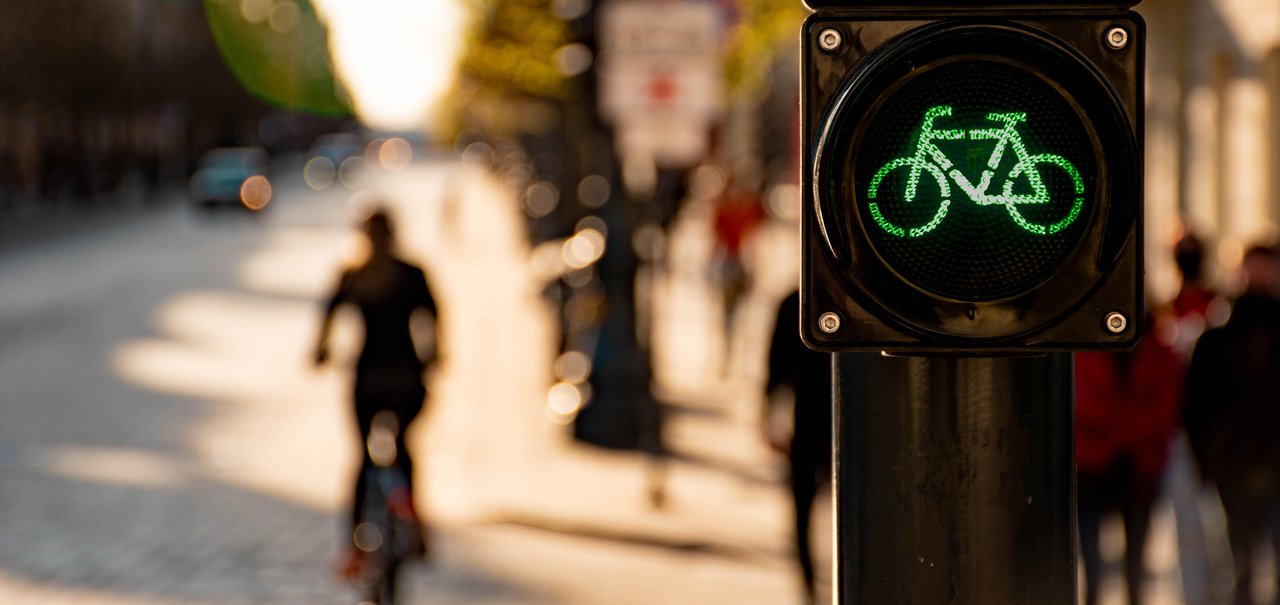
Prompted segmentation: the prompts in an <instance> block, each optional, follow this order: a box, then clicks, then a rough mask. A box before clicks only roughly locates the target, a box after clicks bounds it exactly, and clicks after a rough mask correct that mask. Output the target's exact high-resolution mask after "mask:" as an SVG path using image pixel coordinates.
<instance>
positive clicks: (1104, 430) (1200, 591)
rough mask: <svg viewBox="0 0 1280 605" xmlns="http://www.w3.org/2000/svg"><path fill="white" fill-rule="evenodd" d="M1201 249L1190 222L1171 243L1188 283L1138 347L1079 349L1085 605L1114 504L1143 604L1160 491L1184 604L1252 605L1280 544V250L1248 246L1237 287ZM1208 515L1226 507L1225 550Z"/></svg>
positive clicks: (1092, 598) (1156, 308)
mask: <svg viewBox="0 0 1280 605" xmlns="http://www.w3.org/2000/svg"><path fill="white" fill-rule="evenodd" d="M1205 248H1206V247H1205V245H1204V243H1203V242H1202V241H1201V240H1200V239H1199V238H1197V237H1196V236H1195V235H1194V234H1191V233H1186V234H1184V235H1183V236H1182V237H1181V238H1179V239H1178V240H1177V243H1176V244H1175V246H1174V250H1173V251H1172V252H1173V255H1174V259H1175V261H1176V265H1177V267H1178V270H1179V274H1180V277H1181V285H1180V287H1179V289H1178V291H1177V294H1176V296H1175V297H1174V298H1173V299H1172V300H1171V301H1169V302H1168V303H1166V304H1159V305H1149V308H1148V311H1147V314H1146V317H1145V319H1144V322H1145V326H1144V331H1145V336H1144V338H1143V340H1142V342H1141V343H1140V344H1139V345H1138V347H1137V348H1136V349H1135V350H1133V351H1131V352H1125V353H1102V352H1086V353H1079V354H1077V355H1076V465H1077V476H1078V503H1079V508H1078V514H1079V529H1080V552H1081V556H1082V558H1083V561H1084V569H1085V571H1084V576H1085V594H1084V603H1085V604H1086V605H1096V604H1097V603H1098V602H1099V601H1098V599H1099V593H1100V590H1099V588H1100V586H1101V583H1102V576H1103V574H1104V573H1105V569H1106V568H1105V565H1104V563H1103V556H1102V552H1101V550H1102V549H1101V547H1100V539H1099V535H1100V531H1101V528H1102V526H1103V522H1104V518H1105V517H1106V516H1107V515H1111V514H1118V515H1119V516H1120V517H1121V518H1122V520H1123V527H1124V537H1125V540H1124V542H1125V552H1124V557H1123V566H1122V567H1123V571H1124V576H1125V580H1126V586H1127V597H1128V602H1129V603H1130V605H1140V604H1141V603H1143V602H1144V600H1143V582H1144V573H1145V568H1144V552H1145V550H1144V549H1145V546H1146V543H1147V539H1148V535H1149V533H1150V532H1149V530H1150V527H1151V519H1152V514H1153V509H1154V507H1155V505H1156V503H1157V499H1158V498H1160V497H1161V496H1163V497H1164V498H1167V499H1168V501H1169V503H1170V504H1171V505H1172V508H1173V512H1174V518H1175V521H1176V525H1177V539H1178V548H1179V553H1178V554H1179V563H1180V566H1181V576H1182V584H1183V587H1182V588H1183V597H1184V601H1185V602H1186V603H1187V604H1188V605H1204V604H1207V603H1218V602H1222V600H1221V599H1223V598H1229V599H1230V603H1232V604H1233V605H1250V604H1253V603H1257V602H1258V601H1256V600H1255V599H1254V589H1255V582H1254V575H1255V573H1256V571H1257V569H1256V568H1257V565H1258V564H1259V563H1260V561H1262V560H1265V559H1263V558H1260V557H1259V556H1258V555H1259V549H1260V548H1261V547H1263V545H1264V543H1265V544H1268V545H1270V546H1271V547H1272V548H1280V440H1278V439H1276V435H1275V429H1276V427H1277V426H1280V256H1278V255H1277V251H1276V249H1275V248H1273V247H1271V246H1269V245H1255V246H1253V247H1251V248H1249V249H1248V250H1247V251H1245V252H1244V254H1243V256H1242V258H1241V260H1240V263H1239V266H1238V267H1237V268H1236V269H1235V272H1236V276H1235V277H1236V283H1237V286H1236V290H1235V291H1234V293H1233V295H1229V294H1228V293H1227V292H1223V291H1220V290H1219V289H1218V288H1215V287H1214V286H1213V285H1211V283H1210V281H1209V279H1207V275H1206V271H1205ZM1215 496H1216V497H1215ZM1206 502H1213V503H1215V504H1220V506H1213V505H1209V506H1206V505H1205V503H1206ZM1214 515H1221V516H1224V517H1225V522H1226V531H1225V533H1226V536H1225V541H1226V545H1225V547H1223V546H1222V545H1220V544H1218V543H1219V542H1222V541H1223V536H1220V535H1215V533H1222V532H1214V531H1213V530H1212V528H1214V527H1217V526H1218V524H1215V523H1213V522H1212V517H1213V516H1214ZM1224 551H1225V552H1229V553H1230V556H1229V560H1223V559H1224V557H1222V556H1219V555H1218V553H1221V552H1224ZM1270 560H1271V561H1277V560H1280V559H1277V558H1275V556H1274V554H1273V556H1272V557H1271V559H1270ZM1228 569H1229V570H1232V571H1226V570H1228ZM1224 575H1233V579H1234V581H1231V582H1222V581H1219V578H1220V577H1222V576H1224ZM1275 577H1277V578H1280V574H1277V575H1276V576H1275ZM1227 591H1229V592H1230V596H1229V597H1227V596H1226V595H1225V594H1220V593H1225V592H1227ZM1272 594H1280V593H1275V592H1273V593H1272Z"/></svg>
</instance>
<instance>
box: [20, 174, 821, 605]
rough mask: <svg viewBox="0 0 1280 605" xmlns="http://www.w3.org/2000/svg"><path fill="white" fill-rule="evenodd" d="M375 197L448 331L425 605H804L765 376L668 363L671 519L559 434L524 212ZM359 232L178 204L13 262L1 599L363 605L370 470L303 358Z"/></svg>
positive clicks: (428, 457)
mask: <svg viewBox="0 0 1280 605" xmlns="http://www.w3.org/2000/svg"><path fill="white" fill-rule="evenodd" d="M375 186H376V187H377V190H379V191H381V192H383V193H384V194H385V196H386V198H387V201H388V202H389V203H390V204H391V205H392V206H394V207H395V209H396V210H397V212H398V214H399V215H400V218H401V223H402V225H401V239H402V242H403V244H404V248H405V250H406V252H407V253H408V255H410V256H413V257H416V258H420V259H422V260H423V261H425V263H426V265H427V267H428V270H429V272H430V274H431V278H432V281H433V285H434V286H435V288H436V290H437V292H438V295H439V297H440V299H441V302H442V306H443V309H444V314H445V315H446V325H445V327H444V330H443V334H442V338H443V342H444V345H443V346H444V353H445V356H446V357H445V360H444V363H443V364H442V366H441V367H440V369H439V371H438V373H437V375H436V376H435V379H434V383H433V395H432V399H431V403H430V409H429V411H428V414H427V416H426V418H425V421H424V422H419V423H418V425H420V426H415V427H414V428H413V432H412V433H411V435H410V438H411V447H413V448H415V451H417V452H418V461H419V465H418V472H419V474H420V476H419V477H418V481H419V486H420V492H421V494H420V495H421V496H422V500H423V501H424V507H425V508H426V510H427V511H428V514H429V515H430V516H431V518H432V520H433V527H434V544H435V549H434V550H435V553H436V554H435V556H434V558H433V560H432V562H431V564H430V565H429V566H427V567H425V568H415V569H414V570H413V572H412V577H411V578H410V582H409V592H410V593H411V594H412V595H413V597H414V598H413V599H410V602H414V603H470V604H476V603H479V604H483V603H495V604H496V603H619V604H628V603H636V604H640V603H644V604H646V605H647V604H651V603H746V604H749V603H768V604H770V605H774V604H777V603H787V602H793V601H795V597H796V595H797V591H798V587H797V585H796V583H795V582H796V581H795V579H794V578H793V575H792V572H791V568H790V566H789V556H788V554H787V548H786V531H785V527H786V520H785V518H784V510H785V509H784V503H785V499H784V496H783V494H782V492H781V490H780V488H779V487H778V479H779V476H780V467H779V465H778V464H777V461H776V460H774V459H773V458H772V457H771V456H770V455H769V454H768V453H767V452H765V451H764V449H763V447H762V445H761V444H760V439H759V436H758V427H757V423H758V419H757V414H756V412H757V406H758V399H756V398H755V397H757V396H755V395H753V394H752V391H753V390H754V389H753V387H752V382H751V377H750V371H748V370H749V368H748V370H744V371H743V372H741V373H740V374H739V375H740V376H742V377H743V378H741V379H737V380H730V381H727V382H726V381H722V380H720V379H719V378H718V377H717V378H714V379H707V380H702V381H701V382H699V381H698V380H697V379H696V375H697V374H698V372H701V371H702V370H701V369H699V368H698V367H694V368H693V369H690V366H688V365H684V364H682V363H677V362H672V363H669V364H667V366H666V369H665V370H662V371H664V372H665V373H666V375H668V376H670V377H672V379H671V381H670V382H671V384H672V385H674V386H672V388H671V389H670V395H671V396H672V398H673V399H674V400H675V401H677V403H678V405H677V406H676V410H677V411H676V413H675V414H674V417H673V420H672V422H671V424H670V426H669V429H670V433H671V437H672V441H673V443H675V444H676V447H677V450H678V451H680V452H681V454H682V456H681V457H680V459H679V460H678V461H677V462H675V463H674V464H673V465H672V468H671V473H670V477H669V501H668V505H667V507H666V508H665V509H663V510H660V511H655V510H652V509H651V508H650V507H649V506H648V504H647V503H646V499H645V497H644V495H645V493H646V487H645V477H644V468H643V462H642V461H641V460H638V459H635V458H634V457H631V456H627V455H606V454H601V453H598V452H594V451H591V450H587V449H583V448H580V447H578V446H575V445H574V444H573V443H571V442H570V440H569V439H568V438H567V437H566V434H565V431H566V429H565V427H562V426H558V425H556V424H554V423H552V422H550V421H548V419H547V416H546V414H545V412H544V403H543V397H544V395H543V394H544V393H545V392H546V389H547V388H548V386H549V385H550V378H549V373H548V372H547V370H546V368H548V367H549V364H550V356H551V351H550V342H551V332H550V330H551V328H550V324H549V322H548V315H547V313H548V312H547V310H546V309H545V308H543V307H542V306H541V305H540V303H539V302H538V301H539V299H538V291H539V287H538V284H536V283H534V282H533V280H532V278H531V277H530V271H529V269H528V248H527V244H525V243H523V238H522V235H521V229H522V227H521V224H520V222H519V217H518V214H517V208H516V207H515V205H514V203H513V202H512V201H511V200H510V196H508V195H507V194H505V193H504V192H502V191H501V190H500V189H498V188H497V187H496V186H495V185H493V184H492V183H491V182H489V181H488V180H486V179H484V178H480V177H479V176H478V173H475V172H467V169H461V168H460V167H459V166H458V165H456V164H452V163H448V162H427V163H423V164H420V165H417V166H415V167H413V168H411V169H410V170H408V171H406V172H403V173H399V174H394V175H385V174H384V175H381V176H379V177H377V179H376V182H375ZM353 216H354V213H353V210H352V208H351V206H350V205H349V204H348V202H347V195H346V194H345V193H338V192H324V193H311V192H309V191H307V190H306V189H304V188H302V187H301V186H300V185H299V184H297V183H287V182H286V183H281V184H277V200H276V201H275V202H274V205H273V207H272V208H270V209H269V211H268V212H267V213H266V214H265V215H264V216H262V217H250V216H245V215H241V214H238V213H235V212H226V213H218V214H217V215H215V216H210V217H201V216H197V215H195V214H194V213H192V212H190V211H189V210H188V209H186V208H184V207H182V206H181V205H175V206H168V207H165V206H158V207H157V208H156V209H154V210H149V211H146V212H140V213H132V214H129V215H128V216H127V217H124V218H120V219H119V220H110V219H104V220H102V221H101V223H102V224H100V225H97V226H96V227H95V228H94V229H92V230H86V231H82V232H78V233H60V234H57V235H56V236H53V237H51V238H48V239H40V238H33V239H34V241H30V242H24V243H23V244H22V245H20V246H14V247H11V248H9V249H6V252H5V254H4V256H3V257H0V334H3V338H2V339H0V602H3V603H24V602H39V603H44V604H56V603H102V604H116V603H121V604H123V603H129V604H150V603H157V604H160V603H165V604H167V603H198V604H231V603H277V604H278V603H298V604H303V603H306V604H316V603H320V604H323V603H351V602H354V597H353V595H352V594H351V593H350V592H349V591H348V590H347V589H346V588H344V587H343V586H342V585H340V584H338V583H336V582H334V581H333V580H332V578H331V577H330V575H329V562H330V559H331V557H332V553H333V550H334V548H335V545H336V544H337V543H338V541H339V537H338V536H339V533H340V530H339V527H340V525H341V521H340V520H341V518H342V515H343V512H342V511H343V507H344V506H345V503H346V501H347V498H348V495H347V489H348V487H347V486H348V484H349V481H350V479H351V474H352V473H353V472H354V466H353V465H354V452H355V444H354V443H353V442H354V438H353V436H352V435H351V434H350V429H349V428H348V427H347V426H346V423H347V416H346V408H345V405H346V404H345V402H344V397H343V395H344V393H345V391H346V388H347V380H348V379H347V376H346V372H344V371H341V370H340V369H327V370H315V369H313V368H311V367H310V366H309V364H308V363H307V352H308V350H309V346H310V345H311V343H312V342H313V338H314V329H315V327H316V325H315V324H316V322H317V319H318V302H317V301H318V300H319V298H320V297H321V296H322V294H323V292H324V291H325V289H326V288H327V287H328V286H329V285H330V284H331V281H332V280H333V279H334V278H335V276H336V271H337V267H338V266H339V265H340V263H341V262H342V261H343V259H344V258H347V257H349V256H350V255H351V254H352V252H353V249H354V245H353V242H354V239H353V235H352V232H351V230H350V225H351V219H352V217H353ZM692 248H697V246H696V245H693V246H692ZM692 277H693V276H692V275H691V276H690V279H689V280H686V283H685V285H684V286H682V285H681V284H680V283H679V282H678V280H672V281H671V282H670V283H664V285H663V286H662V287H663V288H665V289H664V290H663V291H664V292H666V293H667V294H669V295H670V297H669V298H670V300H673V301H675V302H673V303H671V305H672V306H671V307H665V306H660V307H659V309H658V310H656V311H655V313H657V314H662V313H667V316H666V319H665V320H664V321H667V324H668V325H672V326H680V325H681V324H680V322H679V321H677V320H676V319H675V318H677V317H683V318H684V319H685V320H688V319H689V318H688V315H687V314H689V313H701V314H702V318H703V320H700V321H696V322H694V323H696V324H698V325H700V326H702V329H701V330H699V331H695V332H693V333H692V335H691V334H690V332H689V330H686V329H675V328H672V329H671V330H670V331H671V332H672V333H675V334H679V335H680V336H679V337H678V338H670V339H669V340H668V344H667V345H666V346H668V347H669V348H670V347H676V348H678V347H692V349H691V350H696V351H702V352H703V353H704V354H703V355H702V356H701V357H699V356H697V355H685V356H684V357H685V358H687V359H690V360H692V361H691V362H690V363H692V364H694V366H698V364H701V365H702V366H707V367H710V366H712V365H715V364H717V363H719V362H718V361H716V360H715V359H714V355H715V353H714V351H715V350H716V349H717V346H718V345H715V344H709V343H708V342H707V341H708V339H711V338H714V337H718V336H716V335H715V333H714V330H711V329H710V328H707V327H706V326H708V325H716V324H715V322H716V320H715V318H714V311H713V310H712V309H711V308H710V307H709V306H708V304H707V302H706V298H707V297H706V296H704V295H703V294H705V293H699V292H697V291H696V289H691V288H692V287H691V286H688V284H693V283H696V280H694V279H692ZM760 311H761V312H760V313H759V314H758V316H759V317H767V315H768V313H767V304H764V303H762V304H761V308H760ZM708 317H710V318H711V321H706V318H708ZM339 328H340V331H339V334H338V337H339V338H338V346H337V356H338V357H339V360H338V361H339V367H341V366H342V364H343V363H349V361H350V359H351V354H352V350H353V349H354V345H353V340H354V339H353V336H352V333H351V332H352V322H351V320H350V319H349V318H340V325H339ZM758 329H759V330H763V329H766V328H764V327H759V328H758ZM756 340H757V345H758V340H759V339H756ZM700 359H701V361H699V360H700ZM747 365H748V366H749V364H747ZM682 372H683V375H682ZM691 376H693V377H692V378H691ZM712 376H714V374H713V375H712ZM726 385H728V386H727V387H726ZM709 394H715V396H714V397H711V396H709Z"/></svg>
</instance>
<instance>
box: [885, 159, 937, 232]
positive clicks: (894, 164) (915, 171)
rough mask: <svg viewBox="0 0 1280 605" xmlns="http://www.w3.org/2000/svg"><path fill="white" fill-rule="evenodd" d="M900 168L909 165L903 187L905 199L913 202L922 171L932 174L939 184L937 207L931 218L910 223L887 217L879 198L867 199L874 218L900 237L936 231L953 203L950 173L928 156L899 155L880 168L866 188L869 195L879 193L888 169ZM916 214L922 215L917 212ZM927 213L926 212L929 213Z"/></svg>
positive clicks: (891, 170)
mask: <svg viewBox="0 0 1280 605" xmlns="http://www.w3.org/2000/svg"><path fill="white" fill-rule="evenodd" d="M899 168H907V169H908V175H907V178H906V181H907V182H906V188H905V190H904V191H903V198H902V203H904V204H912V203H915V202H916V197H917V194H918V193H919V182H920V172H921V171H922V170H923V171H928V172H929V175H930V176H932V177H933V180H934V181H935V182H937V184H938V199H939V201H938V208H937V210H936V211H934V213H933V214H932V216H931V217H930V218H929V220H927V221H925V222H923V223H922V224H919V225H917V226H915V227H908V226H905V225H899V224H896V223H894V222H893V221H891V220H889V219H888V218H887V217H885V215H884V212H883V211H881V209H880V204H879V202H874V201H873V202H868V204H867V209H868V210H870V212H871V218H872V219H874V220H875V222H876V224H877V225H879V226H880V228H881V229H884V230H885V231H886V232H888V233H889V234H890V235H895V236H898V237H920V236H922V235H924V234H926V233H929V232H930V231H933V230H934V229H936V228H937V227H938V225H939V224H941V223H942V219H944V218H946V216H947V209H948V208H950V207H951V187H950V185H948V183H947V177H946V176H945V175H943V174H942V169H940V168H938V167H937V166H934V165H933V164H931V163H929V162H928V161H927V160H922V159H917V158H914V157H909V158H898V159H896V160H893V161H891V162H889V163H888V164H885V165H884V166H882V167H881V168H880V170H878V171H877V172H876V174H875V176H874V177H872V178H871V185H870V186H869V187H868V188H867V198H868V199H871V200H875V199H877V196H878V195H879V193H880V184H881V183H882V182H883V181H884V179H885V177H887V176H889V173H891V172H893V171H894V170H897V169H899ZM913 214H915V215H917V216H918V215H919V213H918V212H914V213H913ZM926 214H927V213H926Z"/></svg>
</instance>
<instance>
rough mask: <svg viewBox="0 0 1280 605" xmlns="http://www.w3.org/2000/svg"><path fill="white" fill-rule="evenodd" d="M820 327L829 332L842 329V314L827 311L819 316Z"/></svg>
mask: <svg viewBox="0 0 1280 605" xmlns="http://www.w3.org/2000/svg"><path fill="white" fill-rule="evenodd" d="M818 329H819V330H822V331H823V332H825V333H827V334H835V333H836V331H837V330H839V329H840V316H839V315H836V314H835V313H832V312H830V311H827V312H826V313H823V314H822V316H821V317H819V318H818Z"/></svg>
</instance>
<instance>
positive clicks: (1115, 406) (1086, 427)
mask: <svg viewBox="0 0 1280 605" xmlns="http://www.w3.org/2000/svg"><path fill="white" fill-rule="evenodd" d="M1154 323H1155V322H1154V320H1153V319H1152V318H1151V317H1150V316H1148V317H1147V318H1146V321H1145V324H1146V326H1145V330H1146V336H1145V337H1144V338H1143V339H1142V342H1141V344H1139V345H1138V347H1137V348H1136V349H1134V350H1133V351H1132V352H1127V353H1102V352H1086V353H1078V354H1077V355H1076V480H1077V494H1078V500H1079V507H1078V515H1079V527H1080V552H1081V555H1082V556H1083V558H1084V564H1085V601H1084V602H1085V605H1096V603H1097V602H1098V587H1099V585H1100V579H1101V578H1100V577H1099V576H1100V574H1101V571H1102V558H1101V554H1100V552H1099V547H1098V533H1099V528H1100V525H1101V521H1102V518H1103V516H1104V515H1106V514H1107V513H1109V512H1112V511H1117V512H1119V513H1120V514H1121V516H1122V517H1123V520H1124V532H1125V555H1124V570H1125V579H1126V583H1127V585H1128V595H1129V604H1130V605H1140V603H1141V602H1142V601H1141V598H1142V577H1143V566H1142V557H1143V551H1144V548H1145V543H1146V538H1147V530H1148V528H1149V526H1150V521H1151V508H1152V504H1154V502H1155V499H1156V496H1157V495H1158V492H1159V484H1160V476H1161V474H1162V473H1163V472H1164V467H1165V464H1166V462H1167V461H1168V457H1169V442H1170V440H1171V439H1172V437H1173V435H1174V433H1175V432H1176V431H1177V429H1178V426H1179V421H1180V419H1181V400H1182V380H1181V376H1182V363H1181V361H1180V360H1179V358H1178V356H1177V354H1176V353H1175V352H1174V351H1173V349H1172V348H1170V347H1169V346H1168V345H1167V344H1165V343H1164V342H1162V341H1161V340H1160V339H1159V337H1158V336H1157V333H1158V331H1157V330H1154V329H1153V328H1154Z"/></svg>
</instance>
